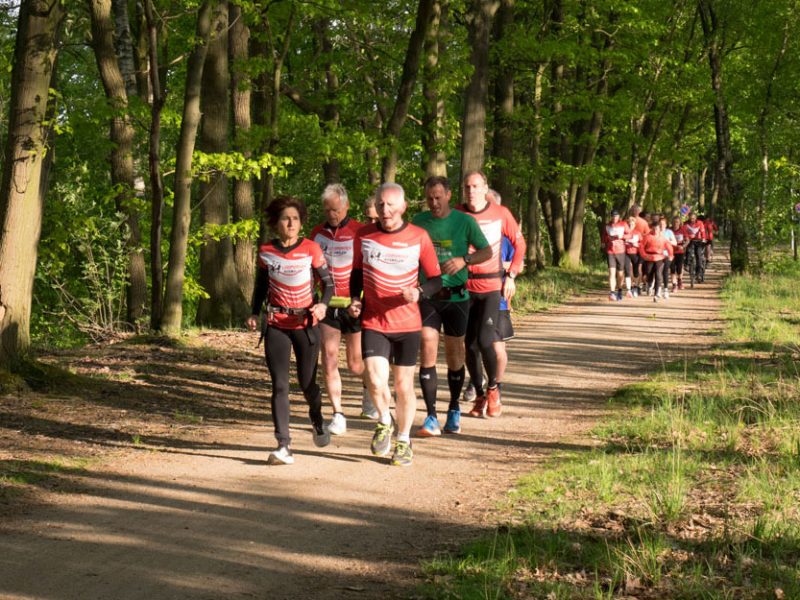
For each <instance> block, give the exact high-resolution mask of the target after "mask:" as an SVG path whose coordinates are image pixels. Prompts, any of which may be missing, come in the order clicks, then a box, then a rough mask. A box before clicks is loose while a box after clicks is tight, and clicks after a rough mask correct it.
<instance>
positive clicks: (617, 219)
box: [611, 215, 619, 225]
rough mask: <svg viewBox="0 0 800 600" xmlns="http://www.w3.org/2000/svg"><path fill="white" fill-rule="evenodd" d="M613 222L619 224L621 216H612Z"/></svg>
mask: <svg viewBox="0 0 800 600" xmlns="http://www.w3.org/2000/svg"><path fill="white" fill-rule="evenodd" d="M611 222H612V223H614V224H615V225H616V224H617V223H619V215H611Z"/></svg>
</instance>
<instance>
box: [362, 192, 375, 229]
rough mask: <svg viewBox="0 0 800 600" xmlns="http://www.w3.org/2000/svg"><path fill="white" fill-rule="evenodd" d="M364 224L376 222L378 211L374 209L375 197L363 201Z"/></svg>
mask: <svg viewBox="0 0 800 600" xmlns="http://www.w3.org/2000/svg"><path fill="white" fill-rule="evenodd" d="M364 222H365V223H366V224H367V225H371V224H372V223H377V222H378V210H377V209H376V208H375V195H374V194H373V195H372V196H370V197H369V198H367V199H366V200H364Z"/></svg>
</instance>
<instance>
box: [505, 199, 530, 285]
mask: <svg viewBox="0 0 800 600" xmlns="http://www.w3.org/2000/svg"><path fill="white" fill-rule="evenodd" d="M502 208H503V210H505V213H506V215H505V217H506V218H505V219H503V235H504V236H506V237H507V238H508V239H509V241H510V242H511V245H512V246H514V258H512V259H511V267H510V268H509V269H508V275H509V278H507V279H506V281H508V279H511V280H513V278H514V277H516V276H517V275H519V273H520V272H521V271H522V268H523V264H522V261H523V260H524V259H525V250H526V248H527V245H526V244H525V238H524V237H522V231H521V230H520V228H519V225H518V224H517V221H516V220H515V219H514V215H512V214H511V212H510V211H509V210H508V209H507V208H505V207H502Z"/></svg>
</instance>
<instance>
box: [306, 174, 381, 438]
mask: <svg viewBox="0 0 800 600" xmlns="http://www.w3.org/2000/svg"><path fill="white" fill-rule="evenodd" d="M349 207H350V201H349V199H348V197H347V190H346V189H345V187H344V186H343V185H342V184H340V183H332V184H330V185H329V186H327V187H326V188H325V190H324V191H323V192H322V209H323V211H324V213H325V222H323V223H320V224H319V225H317V226H316V227H314V229H313V230H312V231H311V239H312V240H313V241H315V242H316V243H317V244H319V246H320V248H322V252H323V253H324V255H325V260H326V262H327V263H328V269H330V271H331V274H332V275H333V282H334V285H335V288H336V289H335V292H334V296H333V298H331V301H330V303H329V304H328V310H327V312H326V314H325V318H324V319H323V320H322V322H321V323H320V333H321V336H322V369H323V374H324V375H325V387H326V389H327V390H328V399H329V400H330V403H331V406H332V407H333V418H332V419H331V422H330V423H329V424H328V431H330V432H331V433H332V434H333V435H342V434H344V433H345V432H346V431H347V420H346V419H345V416H344V412H343V411H342V378H341V375H340V374H339V346H340V344H341V342H342V335H344V340H345V355H346V357H347V368H348V369H350V372H351V373H353V374H354V375H357V376H359V377H360V376H362V375H363V373H364V361H363V360H362V359H361V323H360V322H359V320H358V319H354V318H353V317H351V316H350V315H349V314H348V312H347V307H348V306H350V273H351V271H352V269H353V240H354V239H355V237H356V232H358V230H359V229H361V228H362V227H363V226H364V225H363V224H362V223H359V222H358V221H355V220H354V219H352V218H350V216H349V215H348V214H347V212H348V209H349ZM362 414H363V415H364V416H366V417H372V418H376V417H377V411H376V410H375V407H374V406H372V401H371V400H370V399H369V396H368V394H367V392H366V388H364V393H363V400H362Z"/></svg>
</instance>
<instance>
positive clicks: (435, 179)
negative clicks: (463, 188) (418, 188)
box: [425, 175, 450, 192]
mask: <svg viewBox="0 0 800 600" xmlns="http://www.w3.org/2000/svg"><path fill="white" fill-rule="evenodd" d="M435 185H440V186H442V187H443V188H444V191H445V192H449V191H450V181H449V180H448V179H447V177H444V176H443V175H431V176H430V177H428V178H427V179H426V180H425V189H426V190H429V189H431V188H432V187H433V186H435Z"/></svg>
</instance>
